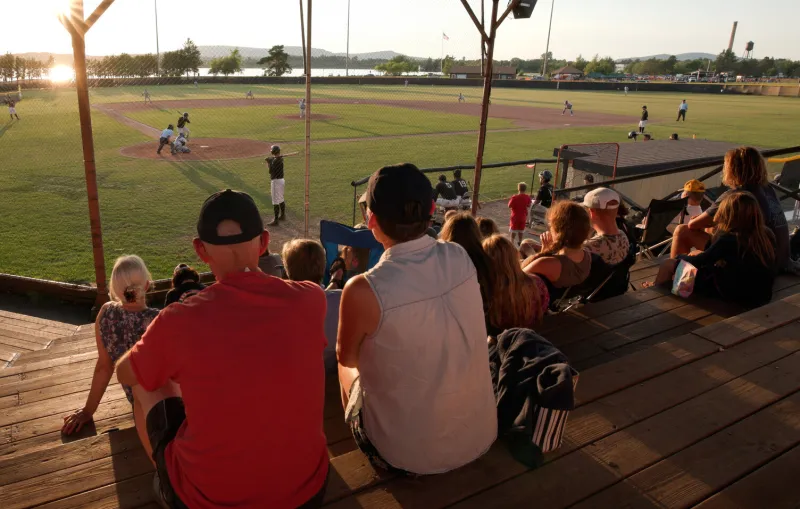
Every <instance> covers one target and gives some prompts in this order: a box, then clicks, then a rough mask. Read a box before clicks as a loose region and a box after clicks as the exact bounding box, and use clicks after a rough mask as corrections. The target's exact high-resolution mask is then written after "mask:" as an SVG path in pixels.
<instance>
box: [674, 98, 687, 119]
mask: <svg viewBox="0 0 800 509" xmlns="http://www.w3.org/2000/svg"><path fill="white" fill-rule="evenodd" d="M688 109H689V105H688V104H686V99H684V100H683V102H682V103H681V104H680V105H679V106H678V118H676V119H675V122H677V121H678V120H680V119H681V118H682V119H683V121H684V122H686V110H688Z"/></svg>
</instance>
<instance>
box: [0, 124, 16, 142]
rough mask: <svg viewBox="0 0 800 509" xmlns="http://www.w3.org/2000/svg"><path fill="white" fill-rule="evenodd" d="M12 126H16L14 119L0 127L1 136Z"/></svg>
mask: <svg viewBox="0 0 800 509" xmlns="http://www.w3.org/2000/svg"><path fill="white" fill-rule="evenodd" d="M12 127H14V121H13V120H9V121H8V122H6V125H4V126H3V127H0V138H2V137H3V135H4V134H6V132H8V131H9V130H10V129H11V128H12Z"/></svg>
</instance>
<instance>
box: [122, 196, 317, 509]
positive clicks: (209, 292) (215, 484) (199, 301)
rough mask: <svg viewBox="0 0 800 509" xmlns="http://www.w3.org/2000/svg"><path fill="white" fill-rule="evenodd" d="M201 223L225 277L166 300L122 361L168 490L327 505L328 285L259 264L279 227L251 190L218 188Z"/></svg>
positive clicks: (187, 502)
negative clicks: (269, 226)
mask: <svg viewBox="0 0 800 509" xmlns="http://www.w3.org/2000/svg"><path fill="white" fill-rule="evenodd" d="M197 234H198V238H196V239H195V240H194V248H195V251H196V252H197V255H198V256H199V257H200V259H201V260H203V261H204V262H205V263H207V264H208V265H209V266H210V267H211V270H212V272H213V273H214V275H215V276H216V278H217V283H216V284H214V285H212V286H210V287H208V288H206V289H205V290H204V291H203V292H201V293H200V294H198V295H195V296H194V297H192V298H191V299H188V300H187V301H186V302H184V303H181V304H173V305H171V306H169V307H168V308H165V309H164V310H163V311H162V312H161V314H160V315H159V317H158V318H157V319H156V320H154V321H153V323H152V324H150V327H149V328H148V329H147V332H146V333H145V334H144V335H143V336H142V338H141V339H140V340H139V342H138V343H136V345H135V346H134V347H133V348H132V349H131V350H130V351H129V352H128V353H127V354H125V355H124V356H123V357H122V359H120V361H119V362H118V363H117V377H118V379H119V380H120V382H121V383H124V384H129V385H132V386H133V393H134V397H135V398H136V399H137V400H138V401H139V402H140V403H141V406H142V410H143V411H144V413H145V415H147V418H146V421H147V432H148V433H147V434H148V436H149V439H150V443H151V444H152V446H153V458H154V459H155V463H156V472H157V475H156V478H155V482H154V487H156V488H157V489H156V493H157V495H158V496H159V498H160V500H161V501H162V502H163V504H166V505H168V506H170V507H173V508H175V507H177V508H184V507H200V508H202V507H298V506H303V507H318V506H320V505H321V503H322V498H323V496H324V492H325V483H326V478H327V473H328V452H327V449H326V446H325V434H324V433H323V431H322V416H323V408H324V404H325V402H324V398H325V370H324V366H323V362H322V352H323V349H324V348H325V336H324V322H325V294H324V293H323V291H322V289H321V288H320V287H319V285H317V284H314V283H308V282H300V283H298V282H293V281H285V280H282V279H279V278H276V277H272V276H269V275H267V274H264V273H263V272H261V271H260V270H259V269H258V258H259V255H260V254H262V253H263V252H264V251H265V250H266V248H267V244H268V242H269V233H268V232H267V231H266V230H264V224H263V222H262V220H261V215H260V213H259V211H258V208H257V207H256V204H255V202H254V201H253V199H252V198H251V197H250V196H248V195H247V194H244V193H240V192H235V191H231V190H230V189H229V190H227V191H223V192H219V193H215V194H213V195H212V196H211V197H209V198H208V199H207V200H206V201H205V203H204V204H203V206H202V209H201V210H200V217H199V219H198V222H197ZM178 383H179V384H180V386H178V385H177V384H178ZM181 395H182V398H181ZM184 405H185V410H184ZM287 458H289V459H291V461H287ZM163 504H162V505H163ZM304 504H305V505H304Z"/></svg>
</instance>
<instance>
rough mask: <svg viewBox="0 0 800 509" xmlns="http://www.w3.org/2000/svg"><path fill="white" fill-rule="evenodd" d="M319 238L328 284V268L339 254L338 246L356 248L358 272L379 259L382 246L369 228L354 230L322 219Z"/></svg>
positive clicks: (372, 265)
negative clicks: (323, 252)
mask: <svg viewBox="0 0 800 509" xmlns="http://www.w3.org/2000/svg"><path fill="white" fill-rule="evenodd" d="M319 240H320V242H321V243H322V247H323V248H325V278H324V280H323V283H324V285H325V286H328V284H329V283H330V280H331V275H330V269H331V265H332V264H333V262H334V260H336V257H337V256H339V246H350V247H352V248H354V249H356V253H357V254H356V256H357V258H358V259H359V262H360V264H359V267H358V268H359V272H363V271H365V270H368V269H371V268H372V267H374V266H375V265H376V264H377V263H378V261H379V260H380V259H381V255H382V254H383V246H382V245H381V244H380V243H379V242H378V241H377V240H375V237H374V236H373V235H372V232H371V231H370V230H356V229H355V228H351V227H349V226H345V225H343V224H341V223H335V222H333V221H325V220H322V221H320V223H319Z"/></svg>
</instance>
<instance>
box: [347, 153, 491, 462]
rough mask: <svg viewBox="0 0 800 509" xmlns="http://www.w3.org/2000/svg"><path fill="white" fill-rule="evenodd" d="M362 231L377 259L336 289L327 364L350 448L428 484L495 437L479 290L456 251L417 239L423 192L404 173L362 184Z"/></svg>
mask: <svg viewBox="0 0 800 509" xmlns="http://www.w3.org/2000/svg"><path fill="white" fill-rule="evenodd" d="M367 193H368V198H367V206H368V211H369V214H368V215H369V227H370V229H371V230H372V232H373V234H374V235H375V238H376V239H377V240H378V241H379V242H380V243H381V244H383V246H384V247H385V248H386V251H385V252H384V254H383V256H382V257H381V260H380V261H379V262H378V264H377V265H376V266H375V267H373V268H372V269H371V270H369V271H367V272H365V273H364V274H359V275H357V276H355V277H353V278H352V279H351V280H350V281H349V282H348V283H347V285H345V288H344V292H343V293H342V302H341V309H340V318H339V337H338V342H337V346H336V349H337V356H338V359H339V380H340V382H341V386H342V401H343V403H344V404H345V406H346V408H347V409H346V411H345V415H346V416H347V418H348V422H349V423H350V426H351V429H352V431H353V437H354V438H355V441H356V444H358V446H359V448H360V449H361V450H362V452H364V454H365V455H366V456H367V457H368V458H369V459H370V461H372V462H373V463H374V464H376V465H378V466H380V467H382V468H387V469H389V470H394V471H400V472H410V473H414V474H435V473H441V472H447V471H449V470H453V469H455V468H458V467H461V466H463V465H465V464H467V463H469V462H471V461H473V460H475V459H476V458H478V457H479V456H481V455H482V454H483V453H484V452H486V450H487V449H488V448H489V446H490V445H491V444H492V442H493V441H494V439H495V437H496V434H497V417H496V410H495V399H494V394H493V390H492V383H491V379H490V375H489V358H488V346H487V343H486V326H485V324H484V322H483V319H482V316H483V313H482V310H483V306H482V303H481V294H480V286H479V284H478V279H477V275H476V271H475V267H474V266H473V264H472V261H471V260H470V258H469V256H468V255H467V253H466V251H465V250H464V249H463V248H462V247H461V246H457V245H455V244H453V243H449V242H437V241H435V240H433V239H431V238H429V237H427V236H426V235H425V229H426V228H427V224H428V220H429V219H430V217H431V213H432V205H433V203H432V202H431V196H432V194H433V193H432V189H431V184H430V182H429V181H428V179H427V177H425V175H424V174H422V172H420V171H419V170H418V169H417V167H416V166H414V165H412V164H401V165H396V166H386V167H384V168H381V169H380V170H378V171H376V172H375V173H374V174H373V175H372V176H371V177H370V180H369V184H368V191H367Z"/></svg>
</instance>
